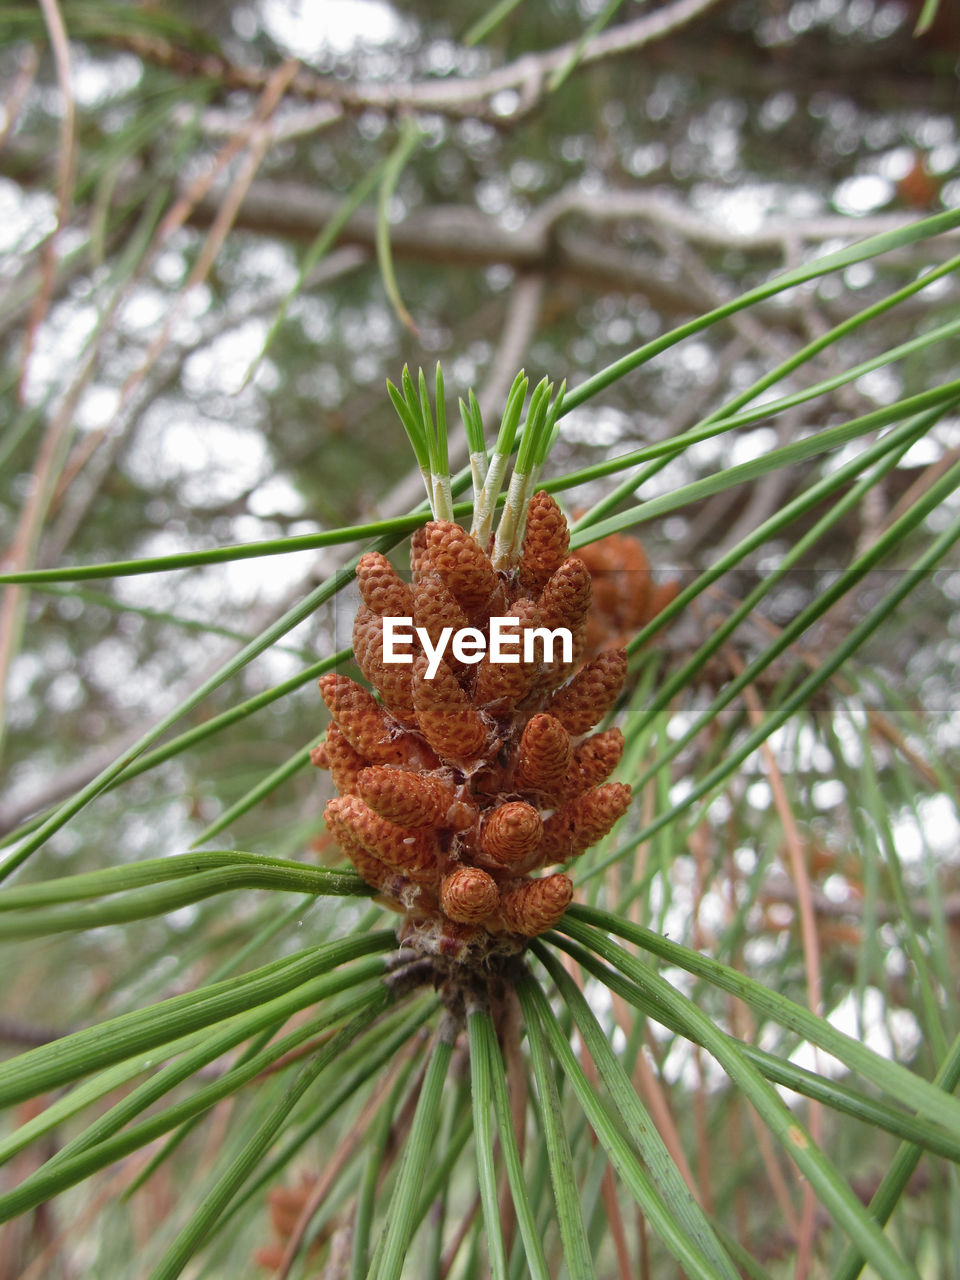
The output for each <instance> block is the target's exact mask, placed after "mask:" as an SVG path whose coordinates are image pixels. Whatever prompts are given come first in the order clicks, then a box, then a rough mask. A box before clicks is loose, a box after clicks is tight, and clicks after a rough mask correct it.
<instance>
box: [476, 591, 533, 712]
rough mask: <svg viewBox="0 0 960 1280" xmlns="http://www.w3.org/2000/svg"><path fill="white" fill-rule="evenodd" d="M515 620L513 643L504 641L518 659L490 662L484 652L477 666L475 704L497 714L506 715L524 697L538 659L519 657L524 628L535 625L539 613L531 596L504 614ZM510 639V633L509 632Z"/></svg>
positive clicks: (521, 653)
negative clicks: (531, 660) (516, 660)
mask: <svg viewBox="0 0 960 1280" xmlns="http://www.w3.org/2000/svg"><path fill="white" fill-rule="evenodd" d="M497 616H498V617H508V618H510V617H512V618H516V619H517V621H518V624H519V625H518V627H517V633H516V645H515V646H514V645H512V644H508V645H507V646H506V648H507V650H508V652H509V653H510V654H511V656H512V655H513V654H516V656H517V658H518V659H519V661H518V662H492V661H491V659H490V654H489V653H485V654H484V656H483V658H482V660H481V662H480V663H479V665H478V667H477V683H476V687H475V689H474V700H475V701H476V703H477V705H478V706H481V707H488V708H490V710H491V711H492V712H493V713H494V714H497V715H507V714H509V713H510V712H511V711H513V710H514V709H515V708H516V706H517V704H518V703H519V702H521V701H522V700H523V698H524V697H526V695H527V693H529V691H530V687H531V685H532V684H533V681H534V679H535V677H536V675H537V671H538V669H539V664H538V662H536V661H534V662H530V663H527V662H524V661H523V652H524V649H523V646H524V639H523V636H524V632H525V631H527V630H529V629H530V628H531V627H539V625H540V614H539V613H538V612H537V607H536V605H535V604H534V603H533V601H532V600H524V599H521V600H518V601H517V602H516V604H514V605H513V606H512V607H511V608H510V609H509V610H508V611H507V612H506V614H498V615H497ZM511 639H512V636H511Z"/></svg>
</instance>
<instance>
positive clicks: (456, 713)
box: [413, 657, 488, 763]
mask: <svg viewBox="0 0 960 1280" xmlns="http://www.w3.org/2000/svg"><path fill="white" fill-rule="evenodd" d="M426 673H427V659H426V658H425V657H421V658H416V659H414V664H413V705H414V707H415V708H416V712H417V723H418V724H419V725H420V732H421V733H422V734H423V736H424V737H425V738H426V740H427V742H428V743H429V744H430V746H431V747H432V748H433V749H434V751H436V753H437V755H438V756H440V758H441V759H442V760H445V761H448V762H450V763H455V762H460V761H466V760H474V759H476V757H477V756H478V755H479V754H480V752H481V751H482V750H483V749H484V747H485V746H486V745H487V740H488V733H487V726H486V724H485V723H484V721H483V718H482V717H481V715H480V713H479V711H477V709H476V707H474V706H473V704H472V703H471V702H470V700H469V699H468V698H467V695H466V694H465V693H464V692H463V690H462V689H461V688H460V686H459V684H457V679H456V676H455V675H454V674H453V672H452V671H451V670H450V668H449V667H448V666H447V665H446V663H443V662H441V663H440V666H439V668H438V669H437V671H436V673H435V674H434V677H433V679H432V680H428V679H427V675H426Z"/></svg>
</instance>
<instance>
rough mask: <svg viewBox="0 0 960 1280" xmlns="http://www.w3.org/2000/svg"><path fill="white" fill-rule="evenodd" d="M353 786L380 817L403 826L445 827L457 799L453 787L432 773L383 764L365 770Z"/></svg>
mask: <svg viewBox="0 0 960 1280" xmlns="http://www.w3.org/2000/svg"><path fill="white" fill-rule="evenodd" d="M355 789H356V791H357V792H358V794H359V795H360V797H361V798H362V799H363V800H365V801H366V803H367V804H368V805H369V806H370V808H371V809H375V810H376V812H377V813H379V815H380V817H381V818H386V819H387V820H388V821H389V822H396V823H398V824H399V825H400V826H402V827H438V826H444V825H445V823H444V818H445V816H446V814H447V811H448V809H449V808H450V806H451V805H452V804H453V802H454V799H455V798H456V792H455V791H454V789H453V787H451V786H450V785H449V784H448V783H445V782H441V780H440V779H439V778H435V777H433V776H432V775H431V774H427V773H413V772H412V771H410V770H407V769H390V768H387V767H386V766H384V765H371V766H370V768H368V769H364V770H363V772H362V773H361V774H360V776H359V778H358V780H357V786H356V788H355Z"/></svg>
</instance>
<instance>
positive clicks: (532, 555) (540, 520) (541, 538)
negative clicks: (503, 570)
mask: <svg viewBox="0 0 960 1280" xmlns="http://www.w3.org/2000/svg"><path fill="white" fill-rule="evenodd" d="M569 550H570V531H569V529H568V528H567V521H566V518H565V517H564V514H563V512H562V511H561V510H560V508H559V507H558V506H557V504H556V502H555V501H554V500H553V498H551V497H550V495H549V494H548V493H544V492H543V491H542V490H541V491H540V492H539V493H535V494H534V495H533V497H532V498H531V499H530V502H529V504H528V506H527V528H526V533H525V535H524V539H523V552H522V554H521V556H520V565H519V569H520V583H521V585H522V586H523V587H524V588H525V590H527V591H532V592H540V591H542V589H543V587H544V585H545V583H546V581H547V579H548V578H549V577H550V575H551V574H553V573H556V571H557V570H558V569H559V568H560V566H561V565H562V564H563V562H564V560H566V558H567V554H568V552H569Z"/></svg>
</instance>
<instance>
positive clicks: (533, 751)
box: [516, 713, 571, 796]
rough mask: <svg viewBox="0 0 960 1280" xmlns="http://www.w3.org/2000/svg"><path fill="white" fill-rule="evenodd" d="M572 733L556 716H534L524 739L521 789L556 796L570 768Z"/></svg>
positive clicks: (518, 779) (518, 781)
mask: <svg viewBox="0 0 960 1280" xmlns="http://www.w3.org/2000/svg"><path fill="white" fill-rule="evenodd" d="M570 756H571V745H570V734H569V733H568V732H567V730H566V729H565V728H564V727H563V725H562V724H561V723H560V721H559V720H558V719H556V717H555V716H552V715H547V714H546V713H541V714H540V715H536V716H532V717H531V719H529V720H528V721H527V723H526V725H525V726H524V730H523V734H522V735H521V738H520V749H519V751H518V764H517V773H516V785H517V787H518V789H519V790H521V791H533V792H535V793H537V794H540V795H544V796H555V795H557V794H559V792H560V791H561V789H562V787H563V784H564V780H565V778H566V776H567V770H568V769H569V767H570Z"/></svg>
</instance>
